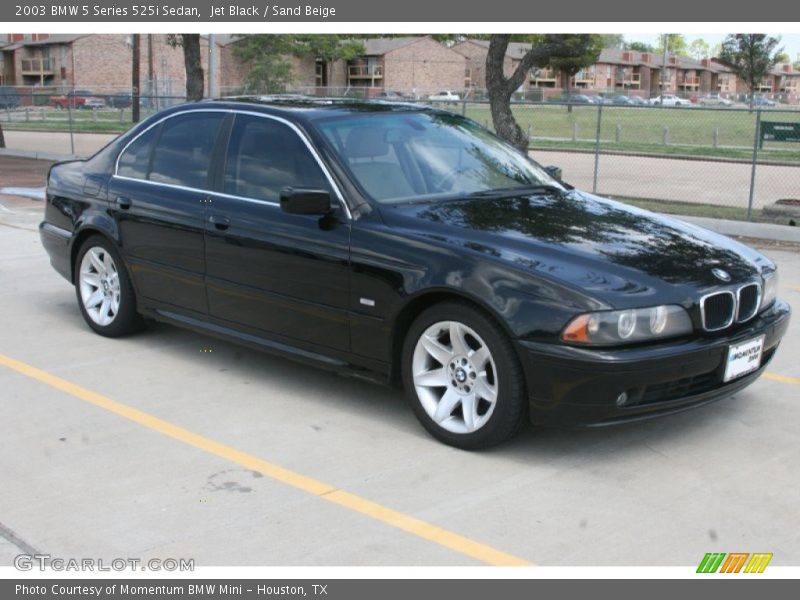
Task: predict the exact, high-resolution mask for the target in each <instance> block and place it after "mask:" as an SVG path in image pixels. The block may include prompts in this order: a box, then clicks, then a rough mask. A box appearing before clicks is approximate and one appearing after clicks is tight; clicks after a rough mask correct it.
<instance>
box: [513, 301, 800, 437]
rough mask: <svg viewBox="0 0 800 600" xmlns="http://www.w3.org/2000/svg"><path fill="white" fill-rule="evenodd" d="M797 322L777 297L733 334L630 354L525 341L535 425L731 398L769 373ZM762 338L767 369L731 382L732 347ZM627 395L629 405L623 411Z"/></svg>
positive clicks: (606, 421)
mask: <svg viewBox="0 0 800 600" xmlns="http://www.w3.org/2000/svg"><path fill="white" fill-rule="evenodd" d="M790 316H791V309H790V308H789V305H788V304H786V303H785V302H783V301H782V300H780V299H778V300H777V301H776V302H775V303H774V304H773V305H772V307H771V308H769V309H768V310H766V311H765V312H763V313H761V314H760V315H759V316H758V317H756V318H755V319H754V320H753V321H751V322H749V323H748V324H747V325H745V326H742V327H740V328H737V329H736V330H735V331H734V332H732V333H730V334H729V335H726V336H715V337H708V338H698V339H694V340H689V341H678V342H670V343H665V344H659V345H655V346H641V347H635V348H626V349H587V348H576V347H572V346H565V345H554V344H544V343H537V342H528V341H519V342H518V347H519V350H520V356H521V358H522V363H523V369H524V371H525V378H526V383H527V389H528V393H529V402H530V417H531V421H532V422H533V423H535V424H538V425H553V426H584V427H585V426H602V425H614V424H617V423H622V422H626V421H635V420H640V419H646V418H650V417H655V416H660V415H664V414H670V413H675V412H680V411H682V410H686V409H688V408H693V407H696V406H701V405H703V404H707V403H709V402H713V401H715V400H720V399H722V398H725V397H729V396H730V395H732V394H734V393H735V392H737V391H739V390H741V389H742V388H744V387H746V386H748V385H750V384H751V383H753V381H755V380H756V379H757V378H758V376H759V375H760V374H761V373H762V372H763V371H764V369H765V368H766V366H767V364H768V363H769V361H770V360H771V359H772V356H773V355H774V353H775V350H776V349H777V347H778V344H779V343H780V341H781V338H782V337H783V336H784V334H785V333H786V330H787V328H788V326H789V318H790ZM760 335H764V347H763V351H762V361H761V366H760V368H759V369H758V370H757V371H754V372H752V373H749V374H747V375H745V376H743V377H740V378H738V379H734V380H733V381H729V382H724V381H723V376H724V371H725V362H726V358H727V352H728V347H729V346H730V345H731V344H737V343H740V342H743V341H745V340H748V339H751V338H754V337H757V336H760ZM622 392H626V393H627V394H628V401H627V403H626V404H625V405H623V406H618V405H617V398H618V396H619V395H620V394H621V393H622Z"/></svg>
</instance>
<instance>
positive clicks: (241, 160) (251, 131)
mask: <svg viewBox="0 0 800 600" xmlns="http://www.w3.org/2000/svg"><path fill="white" fill-rule="evenodd" d="M287 186H291V187H296V188H312V189H323V190H329V189H330V186H329V185H328V181H327V179H326V178H325V175H324V174H323V172H322V170H321V169H320V167H319V165H318V164H317V161H316V160H315V159H314V157H313V156H312V155H311V152H309V150H308V148H307V147H306V145H305V144H304V143H303V141H302V140H301V139H300V137H299V136H298V134H297V133H295V132H294V131H293V130H292V129H291V128H289V127H288V126H286V125H284V124H283V123H280V122H278V121H275V120H273V119H270V118H265V117H256V116H251V115H237V116H236V121H235V122H234V125H233V130H232V131H231V139H230V142H229V144H228V152H227V156H226V160H225V176H224V181H223V191H224V192H225V193H226V194H230V195H232V196H240V197H243V198H254V199H256V200H266V201H268V202H279V201H280V194H281V190H282V189H283V188H285V187H287Z"/></svg>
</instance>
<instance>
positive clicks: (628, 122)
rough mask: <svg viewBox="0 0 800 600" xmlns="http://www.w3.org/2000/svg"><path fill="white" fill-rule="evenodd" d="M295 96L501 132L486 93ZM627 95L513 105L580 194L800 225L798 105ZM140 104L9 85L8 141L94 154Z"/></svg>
mask: <svg viewBox="0 0 800 600" xmlns="http://www.w3.org/2000/svg"><path fill="white" fill-rule="evenodd" d="M145 88H148V89H151V90H154V91H155V90H158V91H160V92H165V91H169V92H170V93H168V94H165V93H159V94H150V93H147V92H148V89H145ZM9 89H13V92H9V91H8V90H9ZM183 90H184V84H183V82H182V81H181V82H177V81H174V82H170V81H159V82H158V83H157V85H156V84H155V83H153V84H148V85H147V86H144V87H143V89H142V95H141V97H140V101H139V102H140V118H145V117H146V116H148V115H149V114H152V113H154V112H157V111H159V110H162V109H163V108H166V107H169V106H173V105H175V104H179V103H181V102H184V101H185V96H184V95H183V94H182V92H183ZM173 91H175V92H176V93H172V92H173ZM240 91H241V90H222V95H236V94H238V93H240ZM177 92H180V93H177ZM373 92H374V90H373ZM292 93H294V94H298V95H303V96H320V95H324V96H327V97H345V98H362V97H366V96H370V97H373V98H378V99H381V98H382V99H384V100H392V101H397V100H399V101H413V102H422V103H426V104H428V105H431V106H436V107H438V108H443V109H445V110H450V111H453V112H458V113H460V114H463V115H465V116H467V117H470V118H471V119H473V120H475V121H477V122H479V123H481V124H483V125H484V126H486V127H488V128H490V129H491V128H492V119H491V113H490V109H489V103H488V101H486V100H484V99H476V98H483V97H484V95H483V94H482V93H480V92H474V93H471V94H469V95H468V96H467V97H466V99H465V98H463V97H455V98H452V97H450V98H449V99H435V98H436V97H437V96H439V94H438V93H437V92H435V91H434V92H431V93H430V94H418V95H416V97H411V96H409V95H402V94H396V93H389V92H377V93H372V92H371V93H369V94H365V93H364V89H352V88H351V89H338V88H337V89H322V90H320V88H309V89H300V88H298V89H297V90H294V91H293V92H292ZM381 93H383V94H384V95H383V96H381V95H380V94H381ZM557 98H558V97H557ZM573 98H575V97H574V96H573ZM621 102H623V101H622V100H619V96H616V97H612V96H607V97H605V98H603V99H598V98H593V99H592V102H591V103H588V102H585V101H584V102H580V103H579V102H573V103H565V102H563V101H560V100H556V101H554V100H549V101H545V100H543V101H540V102H532V101H515V102H512V111H513V112H514V115H515V117H516V120H517V122H518V123H519V125H520V126H521V128H522V130H523V131H524V132H526V133H527V136H528V138H529V142H530V150H531V154H532V156H533V157H534V158H535V159H536V160H537V161H538V162H540V163H542V164H545V165H555V166H558V167H560V168H561V169H562V173H563V177H564V180H565V181H567V182H569V183H570V184H572V185H574V186H576V187H578V188H580V189H584V190H587V191H593V192H595V193H598V194H601V195H604V196H611V197H616V198H619V199H622V200H625V201H628V202H631V203H634V204H638V205H641V206H643V207H646V208H650V209H654V210H658V211H661V212H673V213H678V214H695V215H699V216H710V217H718V218H735V219H752V220H764V221H772V222H779V223H790V222H800V109H798V108H790V107H787V106H786V105H784V104H780V103H775V104H771V103H766V104H762V105H760V106H756V107H755V108H754V109H753V110H750V109H749V108H748V107H746V106H745V105H743V104H731V105H724V104H722V105H718V106H713V107H712V106H703V105H701V104H700V102H696V103H693V102H691V100H689V99H685V100H684V103H683V105H682V106H674V107H671V106H658V105H650V104H646V103H644V102H643V101H642V103H641V104H634V105H628V104H624V105H623V104H619V103H621ZM762 102H767V101H762ZM769 102H771V101H769ZM132 108H133V107H132V97H131V94H130V89H129V88H124V89H122V88H119V89H118V88H114V87H110V86H103V85H96V86H86V87H85V88H76V89H52V90H49V89H44V88H40V87H36V88H25V89H20V88H2V89H0V125H2V127H3V129H4V130H5V131H6V142H7V145H8V146H9V147H10V148H13V147H14V144H15V143H20V144H22V143H23V142H24V143H25V144H28V145H27V146H26V145H23V146H20V147H22V148H23V149H28V148H30V147H39V146H41V145H42V144H44V145H45V146H47V148H48V149H49V150H51V151H52V152H63V153H65V154H90V153H92V152H93V151H94V150H95V149H96V148H99V147H100V146H102V145H103V144H104V143H106V142H107V141H108V139H110V136H112V135H116V134H118V133H121V132H123V131H125V130H127V129H128V128H129V127H130V126H131V124H132V120H131V119H132V112H133V111H132ZM36 132H41V133H38V134H37V133H36ZM48 133H49V135H47V134H48ZM84 134H107V135H105V136H91V135H84ZM37 135H38V136H39V137H38V139H33V140H32V141H30V140H27V141H25V139H24V138H36V136H37ZM16 140H23V142H16Z"/></svg>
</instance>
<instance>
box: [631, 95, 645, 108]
mask: <svg viewBox="0 0 800 600" xmlns="http://www.w3.org/2000/svg"><path fill="white" fill-rule="evenodd" d="M628 98H629V99H630V101H631V102H632V103H633V104H635V105H636V106H647V104H648V102H647V100H645V99H644V98H642V97H641V96H628Z"/></svg>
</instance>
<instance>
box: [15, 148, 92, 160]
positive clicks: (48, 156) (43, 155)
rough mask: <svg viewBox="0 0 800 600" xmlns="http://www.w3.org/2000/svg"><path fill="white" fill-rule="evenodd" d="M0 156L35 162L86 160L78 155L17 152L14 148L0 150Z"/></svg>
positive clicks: (29, 151)
mask: <svg viewBox="0 0 800 600" xmlns="http://www.w3.org/2000/svg"><path fill="white" fill-rule="evenodd" d="M0 156H13V157H15V158H32V159H34V160H72V159H75V158H86V157H84V156H79V155H77V154H62V153H60V152H46V151H45V152H42V151H40V150H16V149H14V148H0Z"/></svg>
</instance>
